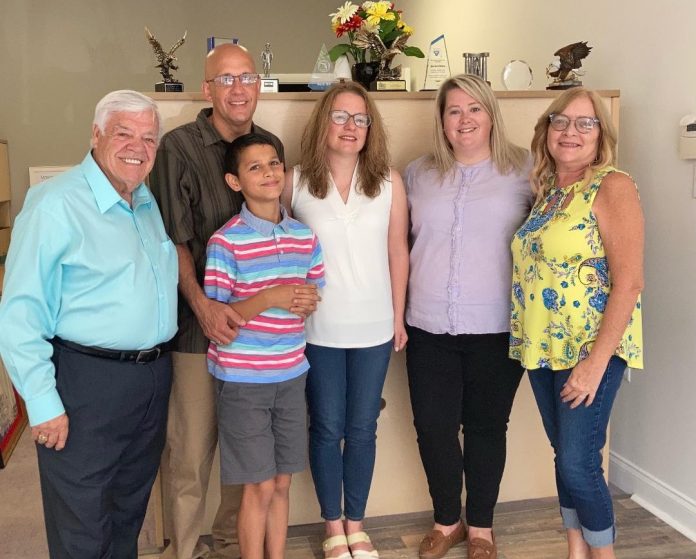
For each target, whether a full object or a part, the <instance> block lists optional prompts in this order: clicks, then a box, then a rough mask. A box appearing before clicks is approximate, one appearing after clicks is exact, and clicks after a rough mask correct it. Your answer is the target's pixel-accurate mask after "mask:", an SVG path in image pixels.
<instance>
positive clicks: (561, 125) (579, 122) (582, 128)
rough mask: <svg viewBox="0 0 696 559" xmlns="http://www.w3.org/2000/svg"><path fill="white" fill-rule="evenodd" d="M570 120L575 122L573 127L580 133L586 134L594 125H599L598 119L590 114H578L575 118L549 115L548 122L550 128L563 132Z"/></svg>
mask: <svg viewBox="0 0 696 559" xmlns="http://www.w3.org/2000/svg"><path fill="white" fill-rule="evenodd" d="M571 122H574V123H575V129H576V130H577V131H578V132H580V134H588V133H590V132H592V129H593V128H594V127H595V126H598V125H599V119H598V118H594V117H591V116H579V117H578V118H576V119H570V118H568V117H567V116H566V115H557V114H550V115H549V123H550V124H551V128H553V129H554V130H556V131H558V132H563V130H566V129H567V128H568V126H570V123H571Z"/></svg>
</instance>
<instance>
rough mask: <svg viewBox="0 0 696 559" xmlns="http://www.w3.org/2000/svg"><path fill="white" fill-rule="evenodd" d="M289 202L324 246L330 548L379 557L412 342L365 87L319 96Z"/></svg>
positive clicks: (392, 178) (319, 377)
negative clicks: (388, 451) (373, 524)
mask: <svg viewBox="0 0 696 559" xmlns="http://www.w3.org/2000/svg"><path fill="white" fill-rule="evenodd" d="M283 203H284V205H285V207H286V208H288V209H291V211H292V213H293V215H294V217H295V218H296V219H298V220H300V221H302V222H303V223H305V224H306V225H309V226H310V227H311V228H312V229H313V230H314V232H315V233H316V234H317V236H318V238H319V242H320V243H321V245H322V251H323V253H324V268H325V273H326V287H324V288H323V289H322V290H321V297H322V301H321V303H320V304H319V306H318V308H317V310H316V311H315V312H314V314H312V315H311V316H310V317H309V318H308V319H307V322H306V335H307V348H306V355H307V359H308V360H309V364H310V370H309V375H308V378H307V401H308V405H309V418H310V427H309V446H310V451H309V454H310V466H311V470H312V477H313V479H314V485H315V488H316V492H317V498H318V500H319V504H320V507H321V514H322V517H323V518H324V519H325V521H326V536H327V539H326V541H325V542H324V554H325V556H326V557H328V558H333V557H336V558H340V559H349V558H350V557H351V553H352V557H354V558H361V559H370V558H372V559H374V558H376V557H378V553H377V551H376V550H374V548H373V547H372V544H371V543H370V539H369V537H368V536H367V534H365V532H364V531H363V527H362V521H363V517H364V515H365V505H366V503H367V497H368V494H369V490H370V484H371V481H372V471H373V468H374V461H375V439H376V435H375V434H376V430H377V417H378V416H379V408H380V402H381V395H382V387H383V386H384V379H385V376H386V372H387V366H388V365H389V357H390V355H391V350H392V348H394V350H396V351H400V350H401V349H403V348H404V346H405V345H406V340H407V337H406V330H405V328H404V306H405V299H406V284H407V281H408V241H407V236H408V209H407V204H406V195H405V192H404V186H403V183H402V181H401V177H400V176H399V173H398V172H396V171H395V170H393V169H390V168H389V156H388V153H387V142H386V134H385V130H384V126H383V124H382V119H381V117H380V115H379V113H378V112H377V110H376V107H375V105H374V103H373V102H372V100H371V99H370V98H369V97H368V95H367V92H366V91H365V89H364V88H362V87H361V86H360V85H358V84H356V83H354V82H348V83H341V84H337V85H335V86H334V87H332V88H331V89H330V90H329V91H327V92H326V94H325V95H324V96H323V97H322V98H321V99H320V100H319V101H318V102H317V104H316V106H315V108H314V112H313V113H312V116H311V117H310V121H309V123H308V124H307V127H306V129H305V131H304V134H303V137H302V155H301V163H300V165H298V166H296V167H295V168H294V169H293V170H292V171H291V172H289V173H287V175H286V188H285V191H284V192H283ZM341 442H343V447H341ZM342 494H343V502H342V499H341V496H342ZM343 517H345V520H342V519H343Z"/></svg>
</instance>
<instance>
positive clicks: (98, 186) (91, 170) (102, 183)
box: [81, 151, 152, 214]
mask: <svg viewBox="0 0 696 559" xmlns="http://www.w3.org/2000/svg"><path fill="white" fill-rule="evenodd" d="M81 168H82V172H83V174H84V176H85V179H86V180H87V184H89V187H90V188H91V189H92V194H93V195H94V199H95V201H96V202H97V207H98V208H99V211H100V212H101V213H102V214H104V213H106V212H107V211H109V210H110V209H111V208H112V207H113V206H115V205H116V204H118V203H121V202H123V205H125V206H126V207H128V203H127V202H126V201H125V200H124V199H123V198H121V195H120V194H119V193H118V192H117V191H116V189H115V188H114V187H113V185H112V184H111V182H110V181H109V179H108V178H107V176H106V175H105V174H104V171H102V170H101V168H100V167H99V165H98V164H97V162H96V161H95V160H94V157H93V156H92V152H91V151H90V152H89V153H87V156H86V157H85V158H84V159H83V161H82V164H81ZM132 200H133V203H132V207H133V209H135V208H137V207H138V206H140V205H142V204H152V197H151V195H150V191H149V190H148V189H147V187H146V186H145V184H144V183H140V185H138V187H137V188H136V189H135V190H134V191H133V195H132Z"/></svg>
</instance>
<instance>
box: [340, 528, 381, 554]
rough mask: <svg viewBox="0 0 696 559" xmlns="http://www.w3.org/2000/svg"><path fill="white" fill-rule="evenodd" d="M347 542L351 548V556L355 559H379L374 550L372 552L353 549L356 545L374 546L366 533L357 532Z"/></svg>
mask: <svg viewBox="0 0 696 559" xmlns="http://www.w3.org/2000/svg"><path fill="white" fill-rule="evenodd" d="M347 540H348V547H349V548H350V554H351V556H352V557H353V559H379V553H378V552H377V550H376V549H372V550H371V551H367V550H365V549H353V546H354V545H355V544H356V543H369V544H370V545H372V542H371V541H370V536H368V535H367V534H366V533H365V532H355V533H354V534H350V535H349V536H348V538H347Z"/></svg>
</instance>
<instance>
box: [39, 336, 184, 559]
mask: <svg viewBox="0 0 696 559" xmlns="http://www.w3.org/2000/svg"><path fill="white" fill-rule="evenodd" d="M52 359H53V363H54V365H55V367H56V387H57V390H58V393H59V394H60V397H61V400H62V401H63V405H64V406H65V410H66V413H67V414H68V420H69V422H70V425H69V431H68V440H67V444H66V445H65V448H64V449H63V450H61V451H59V452H57V451H55V450H53V449H49V448H45V447H44V446H42V445H37V451H38V458H39V472H40V474H41V492H42V496H43V503H44V516H45V520H46V533H47V536H48V548H49V553H50V557H51V559H135V558H136V557H137V555H138V550H137V547H138V534H139V533H140V528H141V526H142V523H143V519H144V517H145V511H146V508H147V502H148V499H149V496H150V490H151V489H152V483H153V482H154V480H155V477H156V475H157V468H158V466H159V461H160V455H161V454H162V448H163V446H164V437H165V431H166V422H167V405H168V402H169V391H170V388H171V356H170V355H169V354H167V355H164V356H163V357H160V358H159V359H157V360H156V361H152V362H150V363H145V364H135V363H125V362H120V361H114V360H109V359H101V358H98V357H92V356H88V355H84V354H82V353H77V352H76V351H74V350H71V349H68V348H66V347H64V346H61V345H58V344H55V343H54V353H53V358H52Z"/></svg>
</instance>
